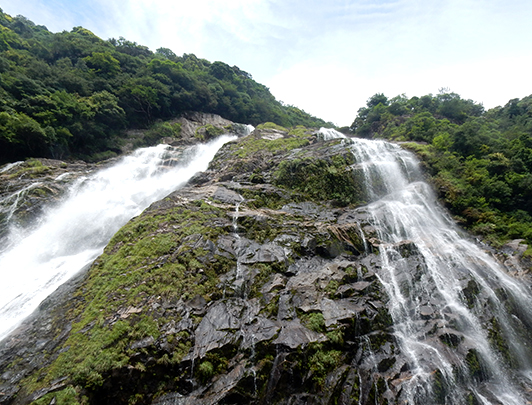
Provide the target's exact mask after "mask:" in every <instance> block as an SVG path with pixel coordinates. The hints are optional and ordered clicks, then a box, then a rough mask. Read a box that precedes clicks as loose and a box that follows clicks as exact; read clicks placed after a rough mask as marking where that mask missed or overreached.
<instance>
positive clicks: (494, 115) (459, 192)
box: [351, 92, 532, 245]
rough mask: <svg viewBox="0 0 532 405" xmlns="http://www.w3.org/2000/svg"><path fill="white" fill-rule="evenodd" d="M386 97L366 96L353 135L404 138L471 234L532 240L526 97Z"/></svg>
mask: <svg viewBox="0 0 532 405" xmlns="http://www.w3.org/2000/svg"><path fill="white" fill-rule="evenodd" d="M392 100H393V101H388V100H387V99H386V98H385V97H383V96H382V95H379V94H377V95H375V96H373V97H372V98H370V100H368V104H367V107H364V108H362V109H360V110H359V114H358V116H357V117H356V119H355V120H354V122H353V125H352V126H351V129H352V130H353V131H354V132H355V134H356V135H358V136H363V137H382V138H386V139H391V140H397V141H408V142H409V143H408V144H405V145H404V146H405V147H407V148H410V149H412V150H413V151H414V152H416V153H417V154H418V155H419V157H420V158H421V159H422V160H423V163H424V165H425V166H426V168H427V169H428V173H429V174H430V175H431V176H432V180H433V182H434V185H435V186H436V190H437V191H438V193H439V196H440V198H441V199H442V200H443V201H444V202H445V204H446V205H447V207H448V208H449V209H450V210H451V212H452V213H453V214H454V215H455V218H456V219H457V220H458V221H459V222H461V224H462V225H464V226H466V227H467V228H469V229H470V230H471V231H473V232H474V233H477V234H479V235H481V236H483V237H484V238H485V239H486V240H487V241H489V242H491V243H493V244H494V245H500V244H502V243H504V241H505V240H507V239H526V240H527V242H528V243H532V96H529V97H525V98H523V99H522V100H519V99H514V100H510V101H509V102H508V104H507V105H506V106H504V107H498V108H495V109H492V110H489V111H487V112H484V109H483V108H482V105H480V104H476V103H474V102H473V101H471V100H464V99H462V98H460V96H458V95H457V94H455V93H446V92H441V93H440V94H438V95H436V96H433V95H427V96H423V97H421V98H419V97H413V98H411V99H407V98H406V97H404V96H399V97H396V98H394V99H392ZM411 141H415V142H418V143H413V142H411Z"/></svg>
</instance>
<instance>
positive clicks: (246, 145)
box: [229, 132, 313, 162]
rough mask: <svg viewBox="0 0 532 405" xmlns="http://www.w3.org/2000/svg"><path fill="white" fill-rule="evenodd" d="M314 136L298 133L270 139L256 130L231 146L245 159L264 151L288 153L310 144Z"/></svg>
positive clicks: (230, 146) (237, 155) (235, 154)
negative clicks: (261, 135) (263, 136)
mask: <svg viewBox="0 0 532 405" xmlns="http://www.w3.org/2000/svg"><path fill="white" fill-rule="evenodd" d="M312 137H313V135H312V134H310V133H303V134H299V133H298V134H295V135H290V136H289V135H286V136H284V137H281V138H278V139H274V140H270V139H264V138H261V137H260V132H256V133H254V134H252V135H249V136H246V137H244V138H242V139H240V140H239V141H238V142H235V143H232V144H230V145H229V148H230V150H231V152H232V153H233V155H234V156H235V157H236V158H240V159H244V160H245V159H248V158H251V157H253V156H255V157H256V156H258V155H262V154H264V153H269V154H272V155H279V154H286V153H287V152H289V151H291V150H293V149H296V148H301V147H303V146H307V145H309V144H310V139H311V138H312ZM241 162H242V161H241Z"/></svg>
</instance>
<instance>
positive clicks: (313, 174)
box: [272, 155, 364, 206]
mask: <svg viewBox="0 0 532 405" xmlns="http://www.w3.org/2000/svg"><path fill="white" fill-rule="evenodd" d="M353 163H354V161H353V157H352V155H345V156H340V155H336V156H334V157H333V158H332V159H318V158H310V157H305V158H301V159H299V158H294V159H288V160H284V161H282V162H281V163H280V164H279V166H278V168H277V169H276V170H275V172H274V173H273V176H272V180H273V183H274V184H276V185H278V186H282V187H286V188H288V189H290V190H295V191H299V192H301V193H303V194H305V195H307V196H308V197H309V198H310V199H311V200H316V201H320V202H321V201H331V200H332V201H333V202H334V203H335V204H336V205H339V206H345V205H349V204H360V203H361V202H362V201H363V199H364V197H363V192H362V189H361V186H360V185H361V184H363V183H362V181H360V179H358V177H357V176H358V174H357V173H356V172H353V171H352V170H351V169H350V165H351V164H353Z"/></svg>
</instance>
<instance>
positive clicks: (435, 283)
mask: <svg viewBox="0 0 532 405" xmlns="http://www.w3.org/2000/svg"><path fill="white" fill-rule="evenodd" d="M329 135H330V134H329ZM339 137H340V136H339ZM342 137H343V136H342ZM350 148H351V150H352V151H353V154H354V156H355V159H356V162H357V166H356V167H357V169H358V170H360V171H361V172H362V173H363V176H364V178H365V183H366V193H367V200H368V201H370V204H369V205H367V206H366V207H364V208H362V209H360V210H361V211H364V212H367V213H368V214H369V218H370V224H371V225H372V226H374V228H375V229H376V230H377V235H376V237H377V239H379V240H380V246H379V250H380V252H379V257H380V258H381V261H382V269H381V270H380V271H379V273H378V277H379V279H380V280H381V282H382V283H383V285H384V286H385V289H386V291H387V293H388V297H389V303H388V307H389V311H390V314H391V316H392V318H393V321H394V332H395V336H396V338H397V341H398V343H399V345H400V347H401V351H402V352H403V354H405V355H406V356H407V358H408V359H409V365H410V376H409V377H408V378H407V379H406V382H405V384H404V385H403V397H404V400H405V401H406V403H409V404H426V403H430V402H431V399H432V398H433V395H434V387H433V384H432V381H433V377H434V373H435V372H436V370H439V371H440V372H441V374H442V375H443V380H444V385H445V387H446V393H445V400H444V401H445V402H444V403H445V404H466V403H469V402H467V399H466V398H467V395H471V394H473V395H475V398H476V400H477V401H478V403H480V404H492V403H500V404H505V405H521V404H525V403H529V402H527V401H530V387H531V386H532V380H531V378H530V377H531V375H532V361H531V359H532V353H531V348H530V341H529V340H528V339H529V338H527V336H529V333H530V327H531V325H532V308H531V303H532V296H531V294H530V292H529V290H528V289H527V288H525V287H524V286H523V285H522V284H521V283H520V282H519V281H518V280H516V279H514V278H512V277H510V276H509V275H508V274H507V272H506V269H505V268H503V267H502V265H500V264H499V263H498V262H496V261H495V260H494V259H493V258H492V257H490V256H489V255H488V254H487V253H486V252H485V251H483V250H482V249H480V248H479V247H478V246H477V245H476V244H474V243H472V242H471V241H469V240H467V239H464V238H463V237H462V236H461V235H460V231H459V229H458V228H457V227H456V226H455V225H454V223H453V222H452V220H451V219H450V218H449V217H448V216H447V214H446V213H445V211H444V210H442V209H441V208H440V207H439V205H438V204H437V201H436V199H435V197H434V195H433V193H432V190H431V189H430V187H429V186H428V185H427V184H426V183H425V182H424V181H423V177H422V174H421V172H420V170H419V165H418V162H417V159H416V158H415V157H414V156H413V154H411V153H409V152H407V151H404V150H402V149H401V148H400V147H399V146H397V145H393V144H390V143H388V142H384V141H369V140H364V139H353V140H352V144H351V146H350ZM405 243H406V244H409V245H410V246H413V248H414V249H416V250H417V251H418V252H419V255H420V256H421V259H422V260H421V265H420V266H419V267H418V268H415V266H412V263H411V262H409V261H408V256H409V254H408V253H406V254H405V251H404V250H402V249H401V244H402V245H403V246H404V244H405ZM423 262H424V263H423ZM470 280H474V282H475V283H476V284H477V285H478V287H479V290H480V292H479V293H478V296H479V297H482V301H477V302H476V303H475V304H474V305H473V306H472V307H471V305H468V302H467V300H466V298H465V296H464V292H463V291H464V288H465V287H466V286H467V284H468V282H469V281H470ZM501 292H503V294H505V295H506V296H508V297H509V298H510V299H508V300H507V301H506V302H501V299H500V298H499V297H500V296H501ZM509 304H510V305H509ZM485 311H490V312H491V313H492V314H493V317H494V319H496V320H497V322H498V324H499V325H500V327H501V330H502V331H503V339H504V340H505V342H506V344H507V345H508V346H509V351H510V353H511V354H512V356H513V358H514V359H516V360H515V361H516V362H517V363H518V364H512V365H511V366H509V365H508V364H506V363H505V361H504V359H503V356H502V355H501V353H499V352H498V350H497V348H496V347H494V345H493V344H492V343H490V339H489V332H488V328H489V327H490V324H489V322H488V323H486V322H485V321H484V322H483V321H482V320H481V319H480V318H479V316H480V315H481V314H482V313H485ZM427 315H428V316H427ZM427 318H430V319H431V320H435V321H433V322H428V321H427ZM446 328H449V330H450V329H454V330H457V331H459V332H458V333H459V334H461V337H462V339H463V340H462V345H463V346H464V347H466V348H471V349H475V350H476V351H477V353H478V356H479V359H480V362H481V363H482V369H483V377H481V378H471V376H470V371H471V370H468V364H467V363H466V362H465V360H464V358H463V357H464V356H465V353H462V355H459V354H458V353H456V352H454V351H453V350H452V349H449V348H448V347H446V346H445V345H442V344H441V342H440V341H439V339H438V338H437V335H438V333H444V332H445V331H446V330H447V329H446ZM523 335H525V337H523ZM459 375H461V377H459ZM440 400H441V398H440Z"/></svg>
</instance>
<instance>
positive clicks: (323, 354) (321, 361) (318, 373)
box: [309, 344, 342, 388]
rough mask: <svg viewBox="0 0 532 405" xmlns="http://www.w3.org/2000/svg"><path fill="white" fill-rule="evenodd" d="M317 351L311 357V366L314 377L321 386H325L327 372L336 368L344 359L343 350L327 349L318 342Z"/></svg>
mask: <svg viewBox="0 0 532 405" xmlns="http://www.w3.org/2000/svg"><path fill="white" fill-rule="evenodd" d="M315 349H316V351H315V352H314V353H313V354H312V356H311V357H310V358H309V368H310V371H311V372H312V373H313V374H312V379H313V380H314V382H315V383H316V384H317V385H318V386H319V387H320V388H324V384H325V380H326V377H327V374H328V373H330V372H331V371H333V370H335V369H336V368H337V367H338V365H339V364H340V363H341V360H342V352H341V351H339V350H327V349H326V348H325V347H324V346H323V345H321V344H317V345H316V346H315Z"/></svg>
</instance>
